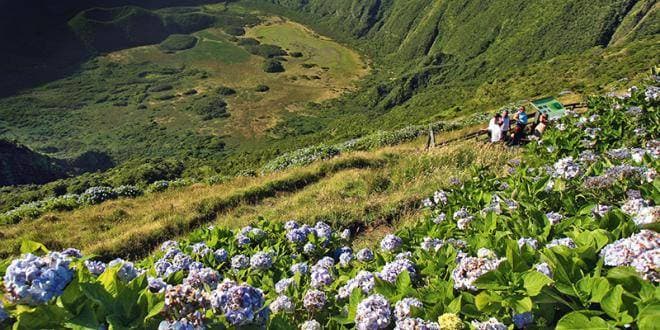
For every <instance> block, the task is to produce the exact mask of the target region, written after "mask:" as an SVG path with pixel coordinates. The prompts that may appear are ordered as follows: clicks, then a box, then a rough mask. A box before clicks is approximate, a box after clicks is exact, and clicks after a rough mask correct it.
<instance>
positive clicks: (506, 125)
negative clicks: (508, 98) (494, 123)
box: [500, 110, 511, 141]
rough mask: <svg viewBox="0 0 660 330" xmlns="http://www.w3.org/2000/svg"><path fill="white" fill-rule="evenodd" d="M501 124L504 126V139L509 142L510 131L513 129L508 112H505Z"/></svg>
mask: <svg viewBox="0 0 660 330" xmlns="http://www.w3.org/2000/svg"><path fill="white" fill-rule="evenodd" d="M500 123H501V124H502V125H501V127H502V138H503V140H504V141H507V140H508V139H509V129H510V128H511V119H510V118H509V111H508V110H504V112H502V119H501V121H500Z"/></svg>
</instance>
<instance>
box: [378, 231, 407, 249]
mask: <svg viewBox="0 0 660 330" xmlns="http://www.w3.org/2000/svg"><path fill="white" fill-rule="evenodd" d="M402 244H403V240H401V238H400V237H398V236H396V235H392V234H389V235H387V236H385V238H383V240H381V241H380V248H381V249H382V250H383V251H385V252H393V251H395V250H397V249H398V248H400V247H401V245H402Z"/></svg>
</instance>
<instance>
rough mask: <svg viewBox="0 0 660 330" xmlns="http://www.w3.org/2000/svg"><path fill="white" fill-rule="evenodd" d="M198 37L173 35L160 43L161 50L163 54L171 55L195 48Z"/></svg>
mask: <svg viewBox="0 0 660 330" xmlns="http://www.w3.org/2000/svg"><path fill="white" fill-rule="evenodd" d="M196 44H197V37H194V36H191V35H187V34H172V35H170V36H169V37H167V39H165V40H163V42H161V43H160V45H159V48H160V50H162V51H163V52H166V53H171V52H176V51H180V50H186V49H190V48H193V47H195V45H196Z"/></svg>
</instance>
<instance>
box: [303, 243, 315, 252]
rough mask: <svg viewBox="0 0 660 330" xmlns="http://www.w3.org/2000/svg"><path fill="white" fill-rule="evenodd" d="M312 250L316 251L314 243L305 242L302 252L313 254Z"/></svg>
mask: <svg viewBox="0 0 660 330" xmlns="http://www.w3.org/2000/svg"><path fill="white" fill-rule="evenodd" d="M314 251H316V245H314V244H312V243H307V244H305V246H304V247H303V252H304V253H305V254H313V253H314Z"/></svg>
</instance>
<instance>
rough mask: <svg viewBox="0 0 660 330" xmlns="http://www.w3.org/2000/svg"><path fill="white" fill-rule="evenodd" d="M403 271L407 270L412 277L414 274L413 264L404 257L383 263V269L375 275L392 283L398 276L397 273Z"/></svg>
mask: <svg viewBox="0 0 660 330" xmlns="http://www.w3.org/2000/svg"><path fill="white" fill-rule="evenodd" d="M403 272H408V273H409V274H410V277H414V276H415V275H416V272H415V264H413V263H412V261H410V260H408V259H405V258H402V259H397V260H394V261H392V262H388V263H387V264H385V266H383V269H382V270H381V271H380V272H379V273H377V274H376V276H378V278H380V279H381V280H383V281H387V282H390V283H394V282H396V279H397V277H399V274H401V273H403Z"/></svg>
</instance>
